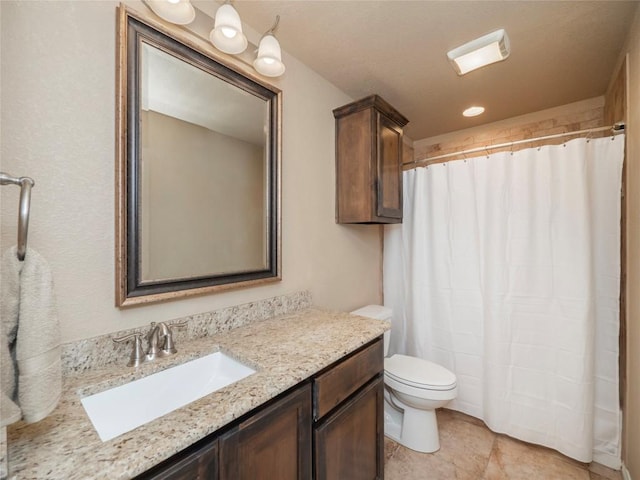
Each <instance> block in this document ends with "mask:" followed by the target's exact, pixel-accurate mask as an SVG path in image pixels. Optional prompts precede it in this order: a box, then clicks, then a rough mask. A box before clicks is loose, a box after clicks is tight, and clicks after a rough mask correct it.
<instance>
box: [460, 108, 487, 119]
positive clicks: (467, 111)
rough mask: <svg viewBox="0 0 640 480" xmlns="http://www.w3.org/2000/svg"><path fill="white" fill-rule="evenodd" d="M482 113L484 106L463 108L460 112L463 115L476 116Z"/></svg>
mask: <svg viewBox="0 0 640 480" xmlns="http://www.w3.org/2000/svg"><path fill="white" fill-rule="evenodd" d="M483 113H484V107H479V106H473V107H469V108H467V109H465V111H464V112H462V115H464V116H465V117H477V116H478V115H481V114H483Z"/></svg>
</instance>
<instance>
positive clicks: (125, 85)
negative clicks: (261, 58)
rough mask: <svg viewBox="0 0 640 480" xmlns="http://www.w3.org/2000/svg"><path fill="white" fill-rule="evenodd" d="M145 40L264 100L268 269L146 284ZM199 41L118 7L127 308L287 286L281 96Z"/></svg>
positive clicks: (120, 229) (119, 252)
mask: <svg viewBox="0 0 640 480" xmlns="http://www.w3.org/2000/svg"><path fill="white" fill-rule="evenodd" d="M142 41H144V42H145V43H147V44H150V45H152V46H154V47H157V48H159V49H160V50H163V51H165V52H168V53H170V54H171V55H173V56H176V57H178V58H180V59H181V60H184V61H185V62H188V63H190V64H191V65H194V66H197V67H198V68H199V69H201V70H203V71H205V72H207V73H209V74H211V75H213V76H215V77H217V78H220V79H222V80H224V81H225V82H227V83H229V84H231V85H233V86H235V87H237V88H239V89H241V90H243V91H245V92H249V93H251V94H252V95H255V96H257V97H258V98H260V99H263V100H264V101H265V104H266V105H267V109H268V110H267V111H268V123H269V133H268V142H267V143H268V145H267V146H266V152H265V154H266V163H267V169H266V170H267V179H266V188H267V195H266V204H267V205H266V211H267V221H266V243H267V245H266V247H267V248H266V268H264V269H260V270H255V271H248V272H246V271H245V272H239V273H231V274H220V275H211V276H194V277H189V278H184V279H178V280H162V281H144V282H143V281H141V272H140V264H141V257H140V217H141V214H140V210H141V209H140V201H139V200H140V198H139V195H140V164H139V160H140V135H139V133H140V132H139V120H140V119H139V102H140V90H139V80H140V74H139V71H138V65H139V63H138V62H139V54H140V49H141V43H142ZM205 45H206V44H205V43H204V42H202V41H201V40H200V39H199V38H198V37H197V36H196V35H192V34H190V33H189V32H188V31H186V30H185V29H184V28H178V27H175V26H173V25H168V24H164V23H161V22H159V21H155V20H152V19H150V18H147V17H146V16H144V15H142V14H139V13H137V12H134V11H132V10H131V9H130V8H128V7H125V6H123V5H120V7H119V9H118V41H117V56H118V58H117V68H118V70H117V91H116V110H117V111H116V121H117V128H116V150H117V152H116V153H117V155H116V156H117V162H116V217H117V218H116V305H117V306H118V307H127V306H133V305H140V304H146V303H152V302H159V301H166V300H171V299H178V298H184V297H186V296H191V295H201V294H206V293H213V292H216V291H221V290H227V289H232V288H241V287H248V286H255V285H260V284H263V283H267V282H274V281H279V280H281V247H280V243H281V242H280V237H281V222H280V212H281V207H280V203H281V201H280V196H281V180H280V179H281V172H280V165H281V112H282V92H281V91H280V90H279V89H277V88H275V87H273V86H272V85H269V84H267V83H265V82H263V81H262V80H261V79H259V78H257V77H255V76H252V75H251V74H249V73H247V72H242V71H241V70H240V68H238V67H235V66H233V65H231V64H229V63H225V62H224V60H222V59H220V58H218V57H217V56H216V54H215V52H214V51H213V47H211V49H208V48H207V47H206V46H205Z"/></svg>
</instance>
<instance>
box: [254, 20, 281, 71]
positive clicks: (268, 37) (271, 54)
mask: <svg viewBox="0 0 640 480" xmlns="http://www.w3.org/2000/svg"><path fill="white" fill-rule="evenodd" d="M278 23H280V15H276V23H274V24H273V27H271V28H270V29H269V30H267V32H266V33H265V34H264V35H262V38H261V39H260V44H259V46H258V56H257V57H256V59H255V60H254V61H253V67H254V68H255V69H256V70H257V71H258V73H261V74H262V75H265V76H267V77H279V76H280V75H282V74H283V73H284V70H285V67H284V63H282V51H281V50H280V43H279V42H278V39H277V38H276V37H275V35H274V33H275V31H276V28H278Z"/></svg>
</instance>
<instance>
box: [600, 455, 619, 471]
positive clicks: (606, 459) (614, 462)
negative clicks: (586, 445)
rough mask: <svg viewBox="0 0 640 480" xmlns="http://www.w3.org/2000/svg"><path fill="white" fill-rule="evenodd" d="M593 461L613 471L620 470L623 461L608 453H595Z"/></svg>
mask: <svg viewBox="0 0 640 480" xmlns="http://www.w3.org/2000/svg"><path fill="white" fill-rule="evenodd" d="M593 461H594V462H596V463H599V464H600V465H604V466H605V467H609V468H612V469H613V470H620V467H621V466H622V461H621V460H620V457H618V456H616V455H609V454H608V453H602V452H593Z"/></svg>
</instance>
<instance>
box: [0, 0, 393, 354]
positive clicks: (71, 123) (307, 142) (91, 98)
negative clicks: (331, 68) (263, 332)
mask: <svg viewBox="0 0 640 480" xmlns="http://www.w3.org/2000/svg"><path fill="white" fill-rule="evenodd" d="M116 5H117V2H115V1H91V2H77V1H70V2H62V1H59V2H49V1H19V2H12V1H2V2H0V8H1V9H2V14H1V19H2V25H1V36H2V38H1V41H0V45H1V48H2V52H1V60H2V69H1V74H2V79H1V80H2V91H1V93H0V94H1V98H0V101H1V103H2V113H1V122H2V140H1V147H2V150H1V151H2V158H1V162H2V165H1V166H2V170H3V171H4V170H6V171H8V172H10V173H12V174H13V175H29V176H32V177H33V178H34V179H35V181H36V186H35V187H34V189H33V197H32V217H31V223H30V229H29V245H30V246H31V247H33V248H35V249H37V250H38V251H40V253H42V254H43V255H44V256H45V258H47V259H48V261H49V263H50V265H51V268H52V270H53V275H54V278H55V282H56V294H57V299H58V311H59V317H60V320H61V325H62V339H63V341H65V342H68V341H73V340H76V339H81V338H88V337H92V336H95V335H99V334H104V333H109V332H114V331H117V330H123V329H126V328H130V327H135V326H141V325H145V324H148V323H149V322H151V321H159V320H165V319H172V318H176V317H181V316H185V315H189V314H193V313H198V312H205V311H210V310H214V309H216V308H221V307H225V306H229V305H236V304H240V303H245V302H250V301H253V300H256V299H262V298H269V297H272V296H274V295H280V294H284V293H289V292H293V291H296V290H300V289H309V290H310V291H311V293H312V295H313V299H314V303H315V304H317V305H321V306H326V307H330V308H334V309H341V310H348V309H353V308H355V307H357V306H360V305H364V304H367V303H372V302H379V301H380V291H379V289H380V287H379V286H380V284H381V274H380V263H381V258H380V257H381V251H380V228H379V227H377V226H367V225H362V226H339V225H336V224H335V221H334V215H335V204H334V183H335V165H334V162H335V159H334V119H333V115H332V113H331V112H332V109H333V108H336V107H338V106H340V105H343V104H345V103H348V102H349V101H351V100H352V99H351V98H349V97H348V96H347V95H345V94H344V93H342V92H341V91H339V90H337V89H336V88H335V87H334V86H333V85H331V84H330V83H328V82H327V81H325V80H324V79H322V78H320V77H319V76H318V75H317V74H315V72H313V71H311V70H310V69H308V68H307V67H305V66H304V65H302V64H301V63H299V62H298V61H296V60H295V59H294V58H292V57H290V56H288V55H287V54H286V52H285V53H284V62H285V64H286V66H287V72H286V74H285V75H284V76H283V77H282V78H280V79H278V80H275V81H274V84H276V86H278V87H279V88H281V89H282V90H283V161H282V168H283V174H282V195H283V205H282V221H283V238H282V242H283V280H282V282H279V283H275V284H270V285H267V286H262V287H257V288H250V289H242V290H235V291H230V292H225V293H219V294H212V295H207V296H201V297H194V298H191V299H186V300H179V301H172V302H166V303H162V304H156V305H150V306H141V307H134V308H130V309H126V310H119V309H117V308H115V307H114V284H115V281H114V167H115V160H114V150H115V146H114V136H115V133H114V128H115V127H114V125H115V113H114V110H115V107H114V97H115V63H116V60H115V20H116ZM140 8H146V7H144V6H142V5H141V6H140ZM212 23H213V22H211V25H212ZM209 28H210V27H209ZM247 33H248V34H249V39H250V41H252V42H254V43H257V40H258V39H259V38H260V36H259V34H258V33H256V32H251V31H248V32H247ZM283 47H284V48H285V49H286V45H283ZM1 192H2V193H1V195H2V197H1V199H2V206H1V208H2V212H1V237H0V240H1V242H0V246H1V248H2V249H3V250H4V249H5V248H7V247H9V246H10V245H11V244H13V243H15V238H16V224H17V218H16V216H17V215H16V212H17V197H18V194H17V189H16V188H13V187H11V188H10V187H3V188H2V190H1Z"/></svg>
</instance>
